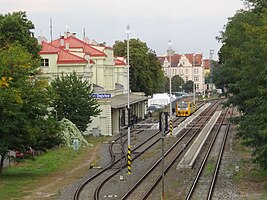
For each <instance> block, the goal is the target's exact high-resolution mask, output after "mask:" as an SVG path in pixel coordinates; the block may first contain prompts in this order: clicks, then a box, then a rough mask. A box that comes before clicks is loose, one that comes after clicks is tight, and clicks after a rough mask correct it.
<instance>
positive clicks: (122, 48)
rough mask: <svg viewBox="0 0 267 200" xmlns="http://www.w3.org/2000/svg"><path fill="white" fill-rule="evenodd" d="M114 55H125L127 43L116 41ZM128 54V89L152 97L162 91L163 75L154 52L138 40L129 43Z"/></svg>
mask: <svg viewBox="0 0 267 200" xmlns="http://www.w3.org/2000/svg"><path fill="white" fill-rule="evenodd" d="M113 47H114V54H115V55H116V56H124V57H126V54H127V41H126V40H124V41H116V42H115V44H114V46H113ZM129 53H130V88H131V90H132V91H134V92H145V94H146V95H152V94H153V93H156V92H162V91H164V74H163V71H162V69H161V65H160V63H159V61H158V59H157V57H156V54H155V52H153V51H152V50H151V49H149V48H148V47H147V45H146V43H144V42H141V41H140V40H139V39H131V40H130V41H129Z"/></svg>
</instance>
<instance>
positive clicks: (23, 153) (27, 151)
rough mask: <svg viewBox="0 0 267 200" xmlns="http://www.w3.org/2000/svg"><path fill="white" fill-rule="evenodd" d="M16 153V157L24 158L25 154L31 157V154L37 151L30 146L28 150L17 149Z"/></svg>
mask: <svg viewBox="0 0 267 200" xmlns="http://www.w3.org/2000/svg"><path fill="white" fill-rule="evenodd" d="M15 153H16V158H24V157H25V156H26V157H27V156H28V157H29V156H34V155H35V151H34V149H33V148H31V147H28V148H27V149H26V151H20V150H16V151H15Z"/></svg>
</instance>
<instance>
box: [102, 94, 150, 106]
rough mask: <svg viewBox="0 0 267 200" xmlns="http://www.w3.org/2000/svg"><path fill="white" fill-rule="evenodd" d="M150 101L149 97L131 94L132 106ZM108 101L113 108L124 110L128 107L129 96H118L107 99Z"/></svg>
mask: <svg viewBox="0 0 267 200" xmlns="http://www.w3.org/2000/svg"><path fill="white" fill-rule="evenodd" d="M147 99H149V97H147V96H141V95H136V94H130V101H129V103H130V105H132V104H135V103H138V102H142V101H146V100H147ZM105 100H106V101H109V102H110V103H111V108H124V107H127V105H128V94H122V95H116V96H114V97H112V98H108V99H105ZM105 100H104V99H101V101H105Z"/></svg>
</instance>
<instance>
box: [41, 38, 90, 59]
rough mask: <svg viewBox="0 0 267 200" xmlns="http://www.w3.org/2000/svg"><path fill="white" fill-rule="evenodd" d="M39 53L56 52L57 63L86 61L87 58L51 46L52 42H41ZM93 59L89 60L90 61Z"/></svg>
mask: <svg viewBox="0 0 267 200" xmlns="http://www.w3.org/2000/svg"><path fill="white" fill-rule="evenodd" d="M39 54H58V59H57V63H58V64H63V63H87V60H86V59H84V58H81V57H79V56H76V55H74V54H72V53H70V52H69V51H66V50H63V49H60V48H57V47H55V46H53V45H52V44H49V43H46V42H42V49H41V51H40V52H39ZM92 62H93V61H92V60H90V63H92Z"/></svg>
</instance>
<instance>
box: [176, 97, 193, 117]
mask: <svg viewBox="0 0 267 200" xmlns="http://www.w3.org/2000/svg"><path fill="white" fill-rule="evenodd" d="M189 115H190V102H185V101H182V102H177V103H176V116H178V117H187V116H189Z"/></svg>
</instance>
